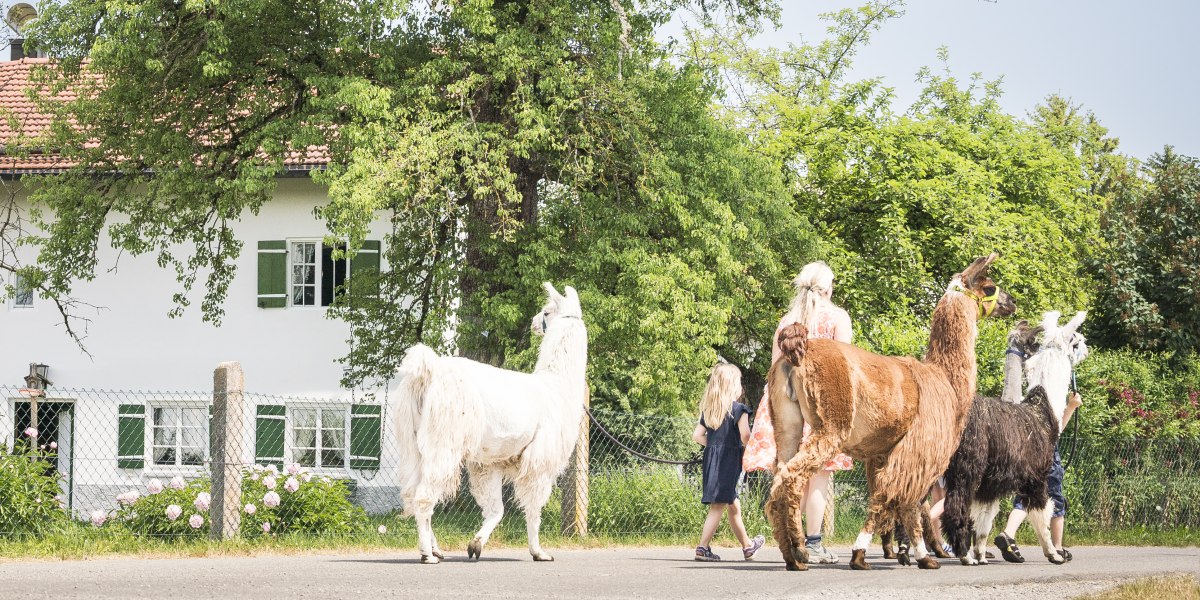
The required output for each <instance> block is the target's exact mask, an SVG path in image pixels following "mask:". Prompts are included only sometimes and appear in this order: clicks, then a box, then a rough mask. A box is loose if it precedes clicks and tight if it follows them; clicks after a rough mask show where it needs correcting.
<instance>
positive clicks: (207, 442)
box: [142, 400, 212, 476]
mask: <svg viewBox="0 0 1200 600" xmlns="http://www.w3.org/2000/svg"><path fill="white" fill-rule="evenodd" d="M159 408H162V409H199V410H201V411H203V414H204V437H203V439H204V446H203V449H204V458H203V459H202V460H201V461H200V464H198V465H184V464H179V463H180V461H181V460H182V452H181V449H182V447H183V446H182V442H183V413H182V412H181V413H180V415H179V417H180V419H179V424H178V425H176V427H177V429H176V437H175V464H159V463H158V462H157V461H155V460H154V429H155V425H154V410H155V409H159ZM209 411H210V408H209V403H208V402H206V401H199V400H192V401H187V400H167V401H162V400H159V401H149V402H146V414H145V415H144V417H143V418H144V419H145V427H144V429H145V431H144V436H145V437H144V438H143V439H144V442H143V446H142V447H143V448H145V449H146V451H145V456H144V457H143V459H142V460H143V461H144V462H143V464H144V465H145V472H146V474H147V475H191V476H199V475H201V474H202V473H203V472H204V470H205V469H207V468H208V467H209V464H210V462H211V461H212V421H211V418H210V417H211V413H210V412H209Z"/></svg>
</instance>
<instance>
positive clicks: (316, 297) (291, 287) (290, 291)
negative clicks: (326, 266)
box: [285, 238, 351, 310]
mask: <svg viewBox="0 0 1200 600" xmlns="http://www.w3.org/2000/svg"><path fill="white" fill-rule="evenodd" d="M285 242H286V243H287V249H286V250H285V252H287V278H288V281H287V291H286V294H287V307H288V308H295V309H300V310H313V309H319V310H325V309H328V308H329V307H328V306H325V305H324V298H322V297H321V293H322V292H321V279H322V276H323V275H324V272H323V271H322V268H323V267H322V264H323V263H324V260H323V258H322V257H323V256H324V254H323V253H324V251H325V238H288V239H286V240H285ZM340 243H341V244H343V245H345V244H346V242H345V241H344V240H343V241H342V242H340ZM296 244H313V245H314V246H315V247H316V251H315V253H314V255H315V256H314V259H315V261H316V264H315V265H314V266H313V273H314V275H313V284H312V286H313V304H311V305H310V304H296V302H295V300H296V290H295V287H296V286H297V285H307V284H297V283H296V282H295V281H294V280H293V277H294V276H295V273H294V272H293V266H294V264H295V263H293V262H292V256H293V252H292V251H293V248H294V247H295V245H296ZM338 260H340V261H342V262H343V263H345V265H346V276H345V278H346V279H349V278H350V262H351V261H350V259H349V258H347V257H342V258H340V259H338ZM302 264H304V263H302ZM331 301H332V300H331Z"/></svg>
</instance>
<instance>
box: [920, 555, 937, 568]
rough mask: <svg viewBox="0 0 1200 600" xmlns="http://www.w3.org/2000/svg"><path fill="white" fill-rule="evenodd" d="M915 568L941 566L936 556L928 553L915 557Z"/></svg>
mask: <svg viewBox="0 0 1200 600" xmlns="http://www.w3.org/2000/svg"><path fill="white" fill-rule="evenodd" d="M917 568H918V569H940V568H942V565H941V564H940V563H938V561H937V559H936V558H934V557H932V556H929V555H925V558H919V559H917Z"/></svg>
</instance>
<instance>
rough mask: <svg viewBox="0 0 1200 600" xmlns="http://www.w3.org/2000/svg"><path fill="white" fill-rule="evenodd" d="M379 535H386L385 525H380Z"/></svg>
mask: <svg viewBox="0 0 1200 600" xmlns="http://www.w3.org/2000/svg"><path fill="white" fill-rule="evenodd" d="M379 533H381V534H384V533H387V525H380V526H379Z"/></svg>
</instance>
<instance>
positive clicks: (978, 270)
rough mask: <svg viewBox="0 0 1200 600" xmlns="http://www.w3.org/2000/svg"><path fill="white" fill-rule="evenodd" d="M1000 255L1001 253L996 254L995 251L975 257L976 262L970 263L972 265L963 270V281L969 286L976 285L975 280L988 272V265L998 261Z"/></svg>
mask: <svg viewBox="0 0 1200 600" xmlns="http://www.w3.org/2000/svg"><path fill="white" fill-rule="evenodd" d="M999 257H1000V255H999V254H996V253H995V252H993V253H991V254H989V255H987V256H981V257H979V258H977V259H975V260H974V262H972V263H971V264H970V266H968V267H967V268H965V269H963V272H962V279H963V283H966V284H967V285H968V286H971V285H975V280H976V279H977V278H979V277H980V276H982V275H984V274H986V273H987V270H988V267H990V266H991V265H992V263H994V262H996V259H997V258H999Z"/></svg>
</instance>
